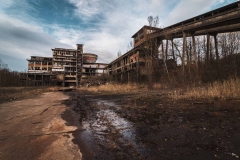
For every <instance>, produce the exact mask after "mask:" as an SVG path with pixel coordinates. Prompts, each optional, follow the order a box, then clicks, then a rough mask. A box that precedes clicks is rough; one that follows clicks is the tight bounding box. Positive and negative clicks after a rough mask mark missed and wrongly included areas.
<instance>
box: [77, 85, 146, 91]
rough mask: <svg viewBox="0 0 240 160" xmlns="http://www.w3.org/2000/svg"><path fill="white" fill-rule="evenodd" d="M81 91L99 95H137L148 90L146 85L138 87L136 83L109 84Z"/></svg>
mask: <svg viewBox="0 0 240 160" xmlns="http://www.w3.org/2000/svg"><path fill="white" fill-rule="evenodd" d="M81 90H85V91H89V92H93V93H97V92H102V93H136V92H139V91H143V90H147V86H146V85H138V84H136V83H129V84H109V85H100V86H90V87H88V88H81Z"/></svg>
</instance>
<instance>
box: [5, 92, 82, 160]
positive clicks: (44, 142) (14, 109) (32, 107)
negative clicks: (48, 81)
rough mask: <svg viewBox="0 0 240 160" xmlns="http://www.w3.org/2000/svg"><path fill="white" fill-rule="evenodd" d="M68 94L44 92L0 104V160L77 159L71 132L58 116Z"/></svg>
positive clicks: (72, 129) (62, 112)
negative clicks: (32, 96) (28, 97)
mask: <svg viewBox="0 0 240 160" xmlns="http://www.w3.org/2000/svg"><path fill="white" fill-rule="evenodd" d="M68 99H69V96H67V95H66V94H64V93H63V92H48V93H43V94H41V95H39V96H37V97H34V98H31V99H25V100H18V101H12V102H7V103H2V104H0V159H1V160H15V159H16V160H19V159H21V160H33V159H39V160H46V159H58V160H66V159H71V160H74V159H81V157H82V155H81V152H80V150H79V148H78V146H77V145H75V144H74V143H73V142H72V139H73V136H72V132H74V131H76V130H77V127H74V126H66V124H65V121H64V120H63V119H62V118H61V115H62V114H64V111H67V110H68V109H70V108H68V107H67V106H66V104H65V101H67V100H68Z"/></svg>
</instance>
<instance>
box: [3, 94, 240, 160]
mask: <svg viewBox="0 0 240 160" xmlns="http://www.w3.org/2000/svg"><path fill="white" fill-rule="evenodd" d="M239 107H240V101H239V100H228V101H222V100H214V101H207V100H204V101H191V100H182V101H180V100H178V101H172V100H171V99H169V98H167V93H166V92H163V91H152V92H146V93H137V94H103V93H97V94H90V93H83V92H81V91H80V92H48V93H43V94H40V95H36V96H32V97H31V98H25V99H18V100H12V101H10V102H5V103H1V104H0V160H15V159H16V160H18V159H21V160H32V159H40V160H41V159H42V160H45V159H53V160H56V159H58V160H59V159H62V160H72V159H74V160H75V159H76V160H77V159H81V158H82V159H83V160H91V159H103V160H108V159H110V160H111V159H149V160H154V159H184V160H185V159H204V160H206V159H238V158H239V155H240V136H239V134H240V123H239V121H240V109H239Z"/></svg>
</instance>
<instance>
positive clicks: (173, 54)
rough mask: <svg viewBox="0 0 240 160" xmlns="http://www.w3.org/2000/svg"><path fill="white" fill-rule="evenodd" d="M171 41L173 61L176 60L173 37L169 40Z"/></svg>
mask: <svg viewBox="0 0 240 160" xmlns="http://www.w3.org/2000/svg"><path fill="white" fill-rule="evenodd" d="M171 42H172V56H173V60H174V61H175V60H176V58H175V53H174V44H173V43H174V42H173V39H172V40H171Z"/></svg>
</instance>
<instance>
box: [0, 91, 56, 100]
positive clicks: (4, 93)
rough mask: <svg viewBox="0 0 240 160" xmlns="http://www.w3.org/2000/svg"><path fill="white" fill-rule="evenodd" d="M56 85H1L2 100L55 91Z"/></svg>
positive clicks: (0, 97) (0, 94)
mask: <svg viewBox="0 0 240 160" xmlns="http://www.w3.org/2000/svg"><path fill="white" fill-rule="evenodd" d="M56 89H57V88H56V87H0V102H4V101H7V100H14V99H19V98H23V97H29V96H32V95H36V94H38V93H42V92H47V91H49V92H50V91H55V90H56Z"/></svg>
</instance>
